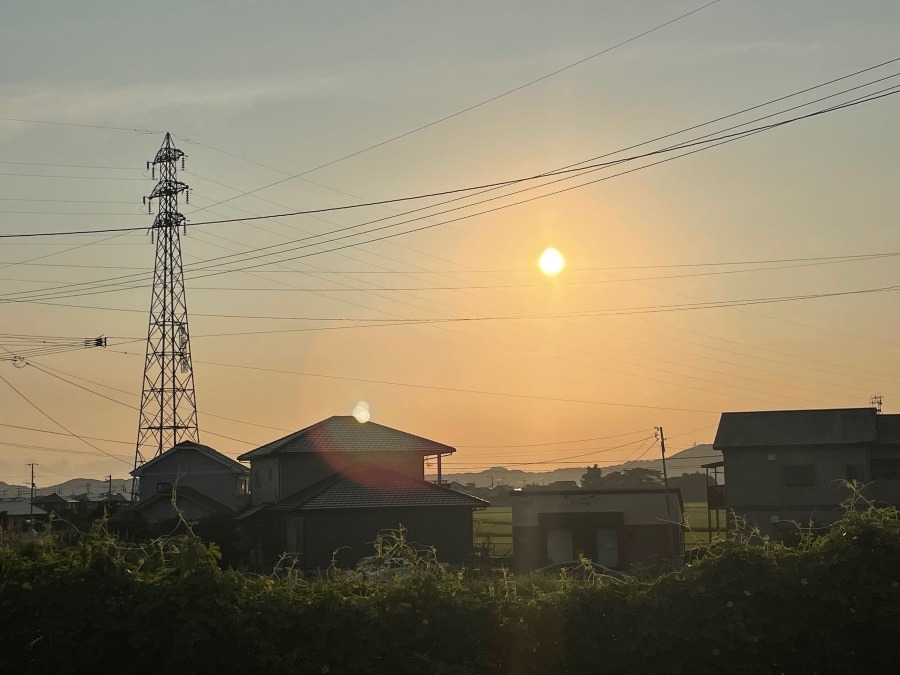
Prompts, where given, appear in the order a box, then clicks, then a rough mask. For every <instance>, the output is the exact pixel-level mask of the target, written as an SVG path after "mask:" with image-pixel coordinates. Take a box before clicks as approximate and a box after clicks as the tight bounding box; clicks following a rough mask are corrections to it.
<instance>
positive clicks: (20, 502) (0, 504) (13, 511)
mask: <svg viewBox="0 0 900 675" xmlns="http://www.w3.org/2000/svg"><path fill="white" fill-rule="evenodd" d="M0 513H5V514H6V515H7V516H27V515H28V514H29V513H33V514H34V515H36V516H46V515H47V512H46V511H44V509H40V508H38V507H37V506H34V507H32V505H31V504H30V503H29V502H28V500H27V499H10V500H8V501H2V500H0Z"/></svg>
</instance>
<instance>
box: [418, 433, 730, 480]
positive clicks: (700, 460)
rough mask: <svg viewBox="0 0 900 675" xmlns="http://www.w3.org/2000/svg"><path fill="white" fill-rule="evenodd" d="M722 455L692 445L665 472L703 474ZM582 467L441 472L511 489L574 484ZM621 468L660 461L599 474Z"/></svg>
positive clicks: (668, 462) (451, 477)
mask: <svg viewBox="0 0 900 675" xmlns="http://www.w3.org/2000/svg"><path fill="white" fill-rule="evenodd" d="M721 459H722V453H721V452H719V451H718V450H714V449H713V447H712V445H711V444H708V443H704V444H703V445H695V446H693V447H691V448H688V449H686V450H682V451H681V452H677V453H675V454H673V455H668V456H667V457H666V470H667V472H668V474H669V476H670V477H674V476H681V475H683V474H686V473H696V472H698V471H703V469H702V468H701V467H700V465H701V464H707V463H710V462H716V461H721ZM589 464H590V462H586V463H585V465H584V466H578V467H571V468H564V469H554V470H553V471H523V470H521V469H507V468H506V467H503V466H496V467H491V468H490V469H485V470H484V471H478V472H470V473H444V474H443V475H442V479H443V480H447V481H457V482H458V483H463V484H466V483H474V484H475V485H476V486H477V487H492V486H496V485H509V486H511V487H523V486H524V485H527V484H540V485H549V484H550V483H553V482H555V481H571V480H574V481H577V482H578V483H579V484H580V483H581V476H582V475H583V474H584V471H585V468H586V467H587V466H588V465H589ZM622 469H656V470H657V471H662V458H660V459H648V460H641V461H631V462H622V463H621V464H615V465H613V466H604V467H603V474H604V475H607V474H610V473H612V472H614V471H621V470H622ZM436 478H437V476H436V475H433V474H432V475H429V476H426V479H430V480H434V479H436Z"/></svg>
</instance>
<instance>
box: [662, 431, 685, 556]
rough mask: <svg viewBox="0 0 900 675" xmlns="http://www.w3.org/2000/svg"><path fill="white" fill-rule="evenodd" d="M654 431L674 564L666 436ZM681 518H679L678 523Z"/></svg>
mask: <svg viewBox="0 0 900 675" xmlns="http://www.w3.org/2000/svg"><path fill="white" fill-rule="evenodd" d="M656 431H657V433H658V434H659V449H660V453H661V454H662V466H663V488H664V489H665V493H666V516H667V517H668V519H669V521H668V523H666V531H667V532H668V533H669V551H670V554H671V556H672V562H673V563H674V562H675V558H676V557H677V556H676V553H677V552H676V550H675V537H673V536H672V526H673V520H672V501H671V500H670V499H669V473H668V471H666V435H665V433H664V432H663V428H662V427H656ZM680 520H681V518H680V517H679V521H680Z"/></svg>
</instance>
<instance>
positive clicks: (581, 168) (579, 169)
mask: <svg viewBox="0 0 900 675" xmlns="http://www.w3.org/2000/svg"><path fill="white" fill-rule="evenodd" d="M717 1H718V0H717ZM898 74H900V73H898ZM896 75H897V74H894V75H891V76H889V77H896ZM881 79H888V78H881ZM878 81H881V80H876V81H875V82H878ZM871 84H872V83H871V82H870V83H867V84H865V85H860V87H863V86H869V85H871ZM860 87H854V88H851V89H848V90H845V91H844V92H838V94H832V95H830V96H828V97H824V98H831V97H833V96H837V95H839V94H841V93H846V92H847V91H852V90H853V89H858V88H860ZM889 89H894V88H889ZM896 93H898V91H896V90H890V91H889V90H887V89H886V90H882V92H876V93H875V94H870V95H867V96H865V97H860V98H859V99H858V100H853V101H850V102H845V103H842V104H838V105H835V106H831V107H829V108H825V109H821V110H817V111H814V112H812V113H808V114H806V115H802V116H798V117H794V118H790V119H787V120H782V121H779V122H776V123H773V124H768V125H764V126H761V127H756V128H751V129H745V130H743V131H740V132H737V133H735V134H728V135H726V136H720V137H712V138H709V137H706V138H702V139H701V140H698V141H694V142H691V141H685V142H683V143H679V144H676V145H673V146H670V147H668V148H663V149H660V150H655V151H652V152H648V153H644V154H641V155H636V156H632V157H625V158H621V159H618V160H614V161H610V162H602V163H600V164H596V165H590V164H588V165H586V166H585V165H584V164H585V163H584V162H579V163H577V164H573V165H570V166H569V167H565V168H562V169H558V170H555V171H549V172H545V173H541V174H536V175H533V176H527V177H520V178H514V179H510V180H508V181H501V182H499V183H489V184H484V185H477V186H471V187H466V188H457V189H453V190H445V191H440V192H434V193H428V194H422V195H413V196H407V197H398V198H393V199H388V200H380V201H375V202H367V203H362V204H350V205H345V206H337V207H326V208H322V209H309V210H302V211H293V212H289V213H280V214H271V215H267V216H252V217H245V218H234V219H224V220H217V221H200V222H196V223H188V225H190V226H199V225H209V224H221V223H233V222H246V221H253V220H264V219H271V218H281V217H287V216H296V215H312V214H317V213H324V212H329V211H342V210H348V209H356V208H365V207H370V206H379V205H386V204H391V203H397V202H404V201H411V200H419V199H426V198H432V197H435V196H442V195H449V194H454V193H467V192H472V191H476V190H491V189H494V188H496V187H503V186H511V185H515V184H517V183H522V182H528V181H534V180H539V179H542V178H547V177H553V176H557V175H566V174H571V175H569V178H577V177H578V176H579V175H581V174H582V173H589V172H591V171H595V170H598V169H602V168H608V167H610V166H614V165H618V164H622V163H626V162H630V161H635V160H637V159H644V158H647V157H650V156H653V155H657V154H661V153H669V152H675V151H678V150H683V149H685V148H689V147H693V146H694V145H698V144H699V145H700V146H701V147H700V148H698V149H696V150H693V151H691V152H687V153H683V154H681V155H676V156H675V157H673V158H670V159H678V158H681V157H684V156H687V155H690V154H694V153H695V152H699V151H701V150H706V149H711V148H712V147H717V146H718V145H721V144H724V143H728V142H732V141H734V140H740V139H742V138H745V137H747V136H751V135H755V134H756V133H760V132H763V131H768V130H771V129H775V128H778V127H781V126H785V125H787V124H791V123H794V122H797V121H801V120H805V119H809V118H812V117H816V116H819V115H823V114H827V113H831V112H836V111H838V110H842V109H844V108H847V107H851V106H855V105H860V104H863V103H868V102H871V101H874V100H878V99H880V98H884V97H885V96H890V95H893V94H896ZM805 105H810V103H805V104H802V105H801V106H797V107H802V106H805ZM773 114H776V113H773ZM771 116H772V115H767V116H765V117H771ZM745 124H747V123H745ZM738 126H743V125H738ZM586 161H590V160H586ZM665 161H669V160H662V161H659V162H655V163H652V164H649V165H646V166H642V167H639V169H634V170H632V171H635V170H640V169H644V168H649V167H651V166H655V165H657V164H661V163H664V162H665ZM632 171H626V172H623V173H620V174H614V175H613V176H610V177H606V178H602V179H598V180H594V181H589V182H588V183H583V184H579V185H576V186H572V187H569V188H565V189H562V190H557V191H554V192H551V193H549V194H544V195H540V196H538V197H535V198H531V199H527V200H523V201H519V202H515V203H513V204H507V205H504V206H502V207H500V208H509V207H510V206H516V205H519V204H522V203H526V202H528V201H533V200H534V199H540V198H544V197H549V196H553V195H556V194H560V193H562V192H567V191H569V190H572V189H577V188H581V187H585V186H587V185H592V184H594V183H596V182H600V181H601V180H608V178H612V177H617V176H620V175H624V174H625V173H631V172H632ZM0 175H3V174H0ZM19 175H22V174H19ZM564 179H565V178H564ZM564 179H561V180H564ZM117 180H142V179H139V178H135V179H117ZM553 182H558V181H553ZM545 186H546V185H542V186H537V187H545ZM246 194H250V193H246ZM512 194H516V193H512ZM239 196H240V195H239ZM509 196H511V195H502V197H509ZM235 198H236V197H232V198H229V199H228V200H225V202H227V201H231V200H232V199H235ZM493 199H497V198H491V199H488V200H485V201H492V200H493ZM225 202H219V204H222V203H225ZM479 203H483V202H476V203H475V204H469V205H466V206H464V207H461V208H471V207H472V206H475V205H477V204H479ZM213 206H215V205H213ZM205 208H211V207H205ZM426 208H431V207H426ZM452 210H457V209H451V211H452ZM495 210H498V209H496V208H495V209H490V210H488V211H482V212H480V213H476V214H472V215H470V216H466V218H469V217H473V216H475V215H482V214H484V213H490V212H492V211H495ZM441 213H443V212H441ZM398 215H401V216H402V215H404V214H402V213H401V214H398ZM431 215H432V216H434V215H440V213H438V214H431ZM392 217H395V216H392ZM462 219H463V218H460V219H457V220H462ZM379 220H383V219H379ZM415 220H418V218H417V219H415ZM371 222H378V221H370V222H368V223H361V224H358V225H354V226H348V227H345V228H340V229H338V230H336V231H333V232H328V233H322V234H320V235H312V237H310V238H317V237H321V236H328V235H331V234H334V233H336V232H340V231H345V230H348V229H355V228H359V227H362V226H364V225H366V224H371ZM406 222H412V221H406ZM447 222H455V221H454V220H451V221H447ZM402 224H405V223H394V224H392V225H387V226H384V227H380V228H375V229H374V230H369V231H367V232H364V233H358V234H357V235H352V236H359V235H360V234H370V233H371V232H374V231H377V230H381V229H384V228H385V227H397V226H399V225H402ZM441 224H445V223H438V225H441ZM435 226H436V225H431V226H428V227H435ZM141 229H145V228H103V229H94V230H75V231H57V232H42V233H38V232H25V233H17V234H3V235H0V238H23V237H46V236H70V235H81V234H101V233H111V232H128V231H137V230H141ZM421 229H427V227H425V228H418V229H416V230H411V231H410V232H413V231H419V230H421ZM410 232H405V233H403V234H409V233H410ZM393 236H397V235H393ZM383 238H384V237H382V238H379V239H376V240H373V241H379V240H380V239H383ZM298 241H302V239H301V240H298ZM331 241H335V240H331ZM321 243H329V242H319V244H321ZM366 243H370V242H366ZM226 257H229V256H226Z"/></svg>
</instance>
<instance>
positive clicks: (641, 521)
mask: <svg viewBox="0 0 900 675" xmlns="http://www.w3.org/2000/svg"><path fill="white" fill-rule="evenodd" d="M511 502H512V507H513V509H512V524H513V527H529V526H530V527H534V526H537V525H538V519H539V516H540V514H542V513H578V512H582V513H592V512H610V513H622V514H623V518H624V520H623V524H624V525H659V524H660V522H661V521H665V520H668V513H667V510H666V496H665V494H664V493H663V492H652V493H647V492H631V493H629V492H623V493H612V492H607V493H603V492H592V491H588V490H573V491H572V492H571V493H569V494H559V493H541V492H513V493H512V499H511ZM668 502H669V508H670V509H671V512H672V519H673V520H675V521H676V522H679V523H680V522H681V503H680V502H679V500H678V493H676V492H674V491H670V492H669V496H668Z"/></svg>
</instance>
